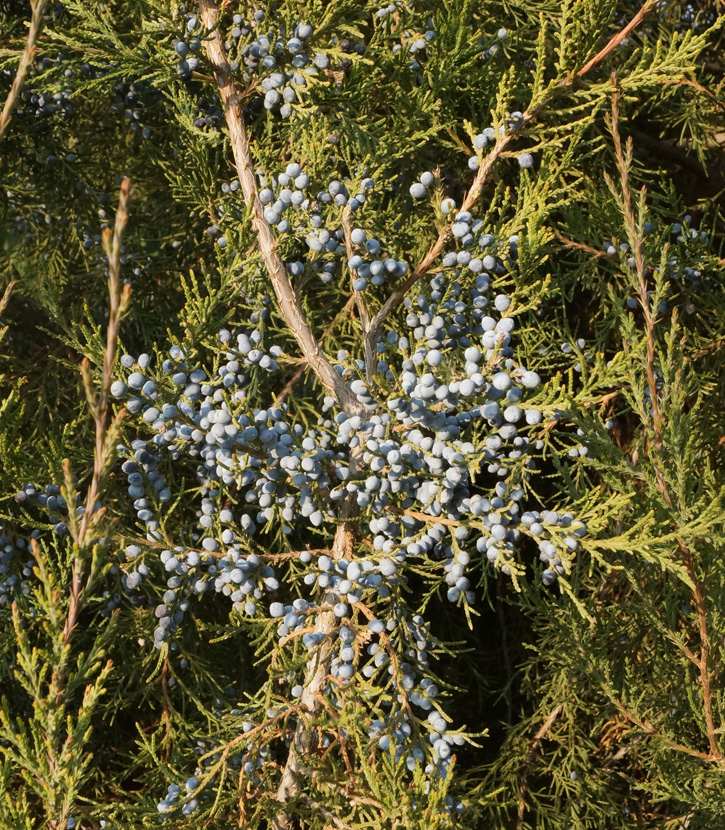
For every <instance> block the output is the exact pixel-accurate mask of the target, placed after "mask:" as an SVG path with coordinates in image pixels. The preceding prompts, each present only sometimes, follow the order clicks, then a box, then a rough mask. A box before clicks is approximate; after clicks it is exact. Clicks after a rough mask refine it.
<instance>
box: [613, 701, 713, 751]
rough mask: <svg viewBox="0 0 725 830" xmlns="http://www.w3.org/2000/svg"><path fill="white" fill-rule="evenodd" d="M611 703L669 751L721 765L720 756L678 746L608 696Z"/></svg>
mask: <svg viewBox="0 0 725 830" xmlns="http://www.w3.org/2000/svg"><path fill="white" fill-rule="evenodd" d="M609 697H610V699H611V701H612V703H613V704H614V705H615V706H616V707H617V709H618V710H619V711H620V712H621V713H622V715H624V717H625V718H627V720H628V721H630V722H631V723H633V724H634V725H635V726H636V727H638V728H639V729H641V730H642V731H643V732H645V733H646V734H647V735H650V736H651V737H653V738H656V739H657V740H658V741H660V742H661V743H663V744H664V745H665V746H667V747H669V748H670V749H674V750H677V752H684V753H685V755H690V756H691V757H692V758H700V759H701V760H703V761H714V762H715V763H716V764H718V766H724V765H723V759H722V756H721V757H720V758H717V757H715V756H714V755H713V754H712V753H707V752H700V751H699V750H697V749H692V748H691V747H689V746H685V745H684V744H680V743H678V742H677V741H672V740H670V738H667V737H665V736H664V735H662V734H661V733H660V732H658V731H657V730H656V729H655V727H654V726H652V724H651V723H647V722H646V721H643V720H642V719H641V718H638V717H637V716H636V715H633V714H632V713H631V712H630V711H628V710H627V709H626V708H625V707H624V705H623V704H622V702H621V701H619V700H618V699H617V698H616V697H613V696H612V695H609Z"/></svg>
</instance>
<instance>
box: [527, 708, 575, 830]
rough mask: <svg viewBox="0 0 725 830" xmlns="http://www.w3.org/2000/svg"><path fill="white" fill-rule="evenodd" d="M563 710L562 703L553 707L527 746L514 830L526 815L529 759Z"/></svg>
mask: <svg viewBox="0 0 725 830" xmlns="http://www.w3.org/2000/svg"><path fill="white" fill-rule="evenodd" d="M563 708H564V704H563V703H559V704H558V705H557V706H555V707H554V708H553V709H552V710H551V712H549V714H548V716H547V718H546V720H545V721H544V722H543V724H542V725H541V726H540V727H539V729H538V730H537V732H536V734H535V735H534V737H533V740H532V741H531V745H530V746H529V751H528V752H527V753H526V758H525V759H524V763H523V766H522V768H521V773H520V775H519V807H518V815H517V817H516V830H520V828H521V827H522V826H523V823H524V816H525V815H526V789H527V779H528V766H529V764H530V763H531V759H532V758H533V757H534V753H535V752H536V750H537V749H538V748H539V744H540V743H541V741H542V739H543V738H544V736H545V735H546V733H547V732H548V731H549V730H550V729H551V727H552V726H553V724H554V721H555V720H556V719H557V718H558V717H559V715H560V714H561V710H562V709H563Z"/></svg>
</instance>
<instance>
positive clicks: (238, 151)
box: [199, 0, 361, 414]
mask: <svg viewBox="0 0 725 830" xmlns="http://www.w3.org/2000/svg"><path fill="white" fill-rule="evenodd" d="M199 9H200V11H201V19H202V23H203V25H204V28H206V29H207V30H208V31H209V32H210V35H209V37H208V38H206V39H205V40H204V46H205V47H206V54H207V57H208V58H209V62H210V63H211V66H212V69H213V71H214V77H215V79H216V84H217V88H218V89H219V95H220V96H221V99H222V103H223V105H224V115H225V117H226V122H227V127H228V128H229V140H230V143H231V148H232V153H233V155H234V163H235V165H236V168H237V175H238V177H239V182H240V184H241V186H242V193H243V195H244V198H245V200H246V203H247V205H248V206H249V207H250V208H251V211H252V225H253V227H254V230H255V232H256V234H257V244H258V246H259V250H260V253H261V255H262V259H263V261H264V264H265V266H266V268H267V272H268V273H269V278H270V281H271V283H272V288H273V289H274V293H275V296H276V297H277V302H278V304H279V308H280V311H281V312H282V316H283V317H284V319H285V322H286V323H287V326H288V327H289V329H290V331H291V332H292V334H293V335H294V338H295V340H297V343H298V345H299V347H300V349H301V351H302V354H303V355H304V357H305V359H306V360H307V363H308V364H309V366H310V368H311V369H312V371H313V372H314V373H315V374H316V375H317V377H318V378H319V379H320V382H321V383H322V385H323V386H324V387H325V388H326V389H327V390H328V391H329V392H330V393H331V394H332V395H333V397H334V398H335V400H336V401H337V402H338V404H339V405H340V406H341V407H342V409H343V410H344V411H345V412H347V413H348V414H355V413H358V412H359V411H361V405H360V404H359V403H358V401H357V399H356V398H355V396H354V395H353V394H352V393H351V392H350V390H349V388H348V387H347V384H346V383H345V382H344V381H343V380H342V378H341V377H340V376H339V375H338V374H337V372H336V371H335V370H334V369H333V367H332V365H331V363H330V361H329V360H328V359H327V357H326V356H325V354H324V353H323V352H322V349H321V348H320V345H319V343H318V342H317V339H316V338H315V335H314V334H313V332H312V329H311V328H310V324H309V322H308V321H307V318H306V317H305V313H304V311H303V310H302V306H301V305H300V302H299V298H298V297H297V294H296V293H295V291H294V289H293V287H292V283H291V282H290V278H289V275H288V274H287V270H286V268H285V266H284V263H283V262H282V258H281V257H280V254H279V248H278V246H277V240H276V239H275V236H274V233H273V232H272V228H271V227H270V225H269V223H268V222H267V220H266V219H265V218H264V209H263V207H262V203H261V202H260V201H259V194H258V192H257V182H256V180H255V178H254V169H255V165H254V160H253V158H252V151H251V148H250V146H249V140H248V138H247V131H246V128H245V126H244V118H243V115H242V98H241V96H240V95H239V93H238V92H237V89H236V85H235V83H234V77H233V75H232V70H231V67H230V66H229V61H228V60H227V56H226V53H225V51H224V40H223V38H222V36H221V33H220V32H219V29H218V28H217V24H218V22H219V8H218V7H217V5H216V3H214V2H213V0H199Z"/></svg>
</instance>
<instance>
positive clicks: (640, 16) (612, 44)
mask: <svg viewBox="0 0 725 830" xmlns="http://www.w3.org/2000/svg"><path fill="white" fill-rule="evenodd" d="M656 2H657V0H647V2H646V3H645V4H644V5H643V6H642V8H641V9H640V10H639V11H638V12H637V14H635V16H634V17H633V18H632V19H631V20H630V21H629V23H627V25H626V26H625V27H624V28H623V29H622V30H621V31H619V32H617V34H616V35H614V36H613V37H612V38H610V39H609V42H608V43H607V45H606V46H605V47H604V48H603V49H601V50H600V51H599V52H597V54H596V55H594V57H593V58H592V59H591V60H590V61H587V62H586V63H585V64H584V66H582V68H581V69H580V70H579V71H578V72H577V75H578V76H579V77H581V76H582V75H586V74H587V72H589V71H591V70H592V69H594V67H595V66H596V65H597V64H598V63H601V62H602V61H603V60H604V58H606V57H607V55H608V54H609V53H610V52H613V51H614V50H615V49H616V48H617V46H619V44H620V43H621V42H622V41H623V40H624V39H625V38H626V37H627V36H628V35H631V34H632V32H633V31H634V30H635V29H636V28H637V26H639V24H640V23H641V22H642V21H643V20H644V17H645V15H646V14H647V13H648V12H650V11H652V9H653V8H654V7H655V3H656Z"/></svg>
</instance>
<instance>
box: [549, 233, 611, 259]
mask: <svg viewBox="0 0 725 830" xmlns="http://www.w3.org/2000/svg"><path fill="white" fill-rule="evenodd" d="M554 236H556V238H557V239H558V240H559V242H561V244H562V245H565V246H566V247H567V248H576V250H578V251H586V252H587V253H588V254H591V255H592V256H594V257H608V256H609V254H608V253H607V252H606V251H600V250H599V249H598V248H594V247H592V246H591V245H587V244H586V243H584V242H576V241H574V240H573V239H567V237H565V236H562V235H561V234H560V233H556V234H554Z"/></svg>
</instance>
